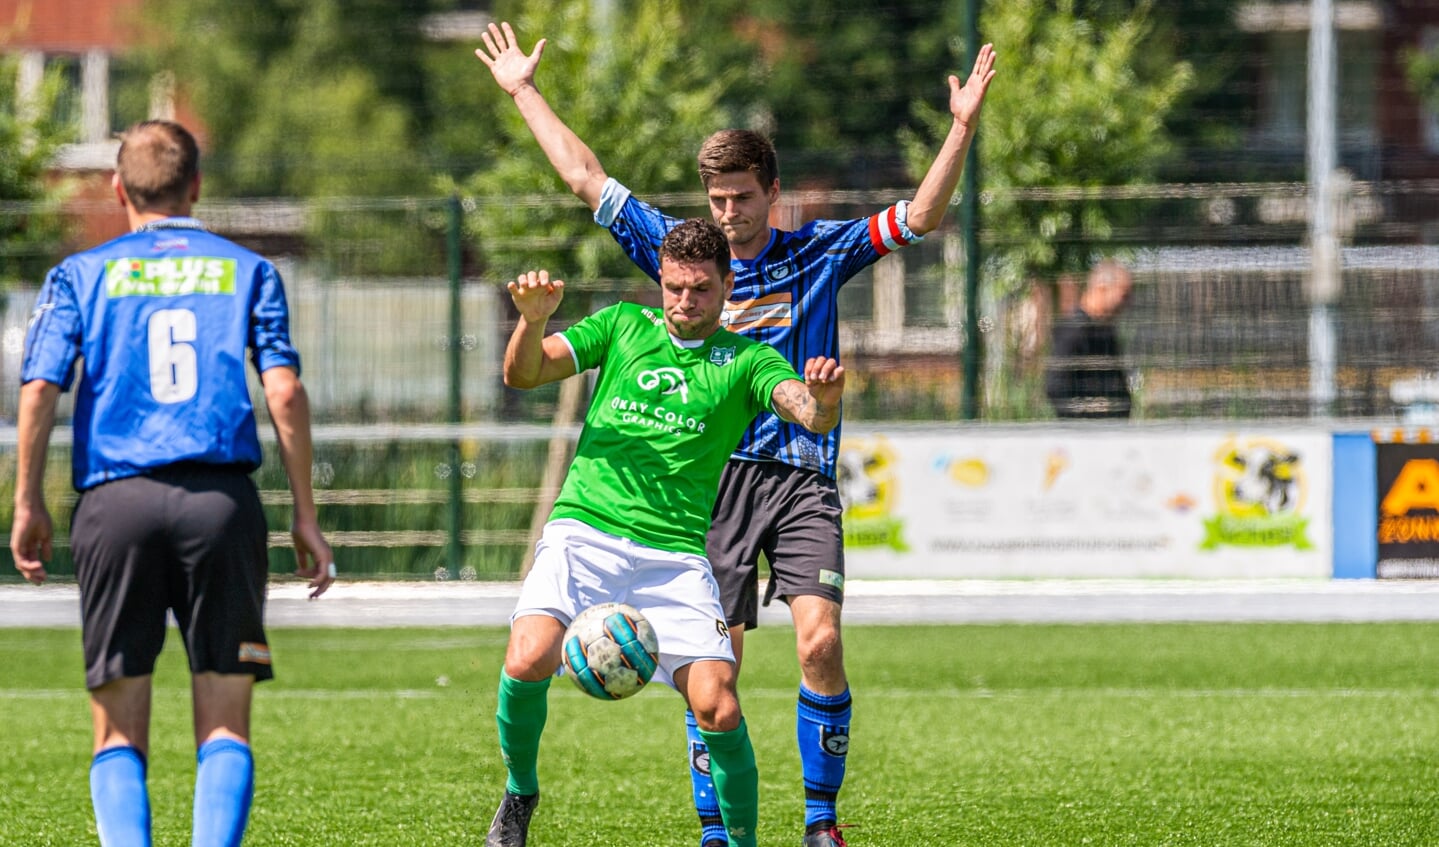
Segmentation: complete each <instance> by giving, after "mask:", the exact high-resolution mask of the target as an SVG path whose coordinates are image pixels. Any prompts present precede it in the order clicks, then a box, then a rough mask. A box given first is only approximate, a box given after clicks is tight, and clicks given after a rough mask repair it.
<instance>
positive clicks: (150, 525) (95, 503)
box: [71, 463, 274, 690]
mask: <svg viewBox="0 0 1439 847" xmlns="http://www.w3.org/2000/svg"><path fill="white" fill-rule="evenodd" d="M71 544H72V545H73V550H74V556H75V576H76V580H77V581H78V582H79V584H80V608H81V619H82V626H83V640H84V645H85V686H86V688H89V689H92V690H93V689H95V688H98V687H100V686H102V685H104V684H105V683H107V682H110V681H112V680H115V679H119V678H121V677H134V676H145V675H148V674H150V673H153V672H154V669H155V659H156V657H158V656H159V655H160V650H161V648H162V647H163V646H164V643H165V626H166V612H167V610H173V611H174V613H175V619H176V621H178V623H179V625H180V634H181V636H182V637H183V638H184V641H185V650H186V652H187V653H188V655H189V657H190V671H191V672H192V673H200V672H203V671H212V672H215V673H223V674H250V675H253V676H254V677H255V680H256V681H261V680H266V679H270V678H271V677H272V676H273V675H274V674H273V672H272V671H271V667H270V648H269V642H268V641H266V639H265V629H264V625H263V622H264V614H265V587H266V579H267V573H268V571H269V559H268V555H267V552H266V529H265V515H264V511H263V510H262V509H261V506H260V497H259V493H258V492H257V491H256V490H255V483H254V481H253V480H251V479H250V477H249V475H248V474H247V473H245V472H244V471H242V470H240V469H238V468H230V467H224V466H216V465H202V464H194V463H185V464H178V465H169V466H166V467H163V468H159V469H157V470H155V471H152V472H150V473H148V474H147V475H145V476H135V477H127V478H125V479H119V480H115V481H113V482H107V483H104V484H102V485H98V486H96V487H94V488H91V489H88V490H86V491H85V492H83V493H82V494H81V496H80V501H79V503H77V504H76V506H75V515H74V518H73V520H72V521H71Z"/></svg>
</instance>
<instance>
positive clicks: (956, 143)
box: [908, 44, 994, 235]
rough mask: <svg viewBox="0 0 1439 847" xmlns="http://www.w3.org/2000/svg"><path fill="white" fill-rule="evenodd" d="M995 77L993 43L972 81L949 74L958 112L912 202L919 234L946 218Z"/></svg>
mask: <svg viewBox="0 0 1439 847" xmlns="http://www.w3.org/2000/svg"><path fill="white" fill-rule="evenodd" d="M992 79H994V45H992V44H986V45H984V46H983V47H981V48H979V56H978V57H977V58H976V59H975V60H974V70H972V71H970V74H969V80H968V81H967V82H965V84H964V87H962V88H961V87H960V85H959V77H957V76H954V75H950V77H949V112H950V114H952V115H954V123H952V124H950V127H949V135H947V136H945V139H944V144H943V145H941V146H940V148H939V155H938V156H936V157H935V159H934V164H932V165H930V166H929V171H928V173H926V174H925V175H924V181H923V182H921V183H920V184H919V188H918V189H917V190H916V191H915V192H914V199H913V200H911V201H910V204H909V220H908V223H909V228H910V229H911V230H912V231H914V232H915V234H917V235H924V234H926V233H929V232H932V231H934V230H935V229H936V228H937V227H938V226H939V222H940V221H942V220H944V210H945V208H946V207H947V206H949V198H951V197H953V196H954V189H955V187H956V186H957V185H959V175H960V173H962V172H963V171H964V159H965V157H966V156H968V155H969V145H970V142H971V141H973V140H974V132H975V129H976V128H977V124H978V122H979V110H980V107H981V106H983V105H984V95H985V92H987V91H988V90H989V81H990V80H992Z"/></svg>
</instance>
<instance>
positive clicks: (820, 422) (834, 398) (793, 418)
mask: <svg viewBox="0 0 1439 847" xmlns="http://www.w3.org/2000/svg"><path fill="white" fill-rule="evenodd" d="M843 395H844V368H843V367H842V366H841V365H840V363H839V362H836V361H835V360H834V359H826V358H824V357H822V356H817V357H815V358H813V359H810V360H809V361H807V362H805V363H804V382H800V381H799V380H797V379H787V380H785V381H784V382H781V383H780V384H779V385H776V386H775V387H774V393H773V394H772V395H771V396H770V402H771V403H772V405H773V406H774V410H775V412H776V413H777V414H778V415H779V416H780V417H782V418H784V419H785V420H787V421H789V422H790V423H797V424H799V425H800V426H802V427H804V428H805V429H807V430H809V431H810V432H819V433H825V432H829V431H830V430H832V429H834V428H835V427H836V426H839V400H840V397H842V396H843Z"/></svg>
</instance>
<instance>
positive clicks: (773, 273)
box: [764, 261, 794, 282]
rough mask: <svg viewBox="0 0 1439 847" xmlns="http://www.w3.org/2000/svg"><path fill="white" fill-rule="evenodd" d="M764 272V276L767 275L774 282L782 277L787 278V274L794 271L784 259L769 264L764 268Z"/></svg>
mask: <svg viewBox="0 0 1439 847" xmlns="http://www.w3.org/2000/svg"><path fill="white" fill-rule="evenodd" d="M764 273H765V276H767V277H769V278H770V279H772V280H774V281H775V282H779V281H780V280H782V279H788V278H789V275H790V274H792V273H794V268H793V267H791V266H790V263H789V262H788V261H784V262H779V263H778V264H773V265H770V266H769V267H767V268H765V271H764Z"/></svg>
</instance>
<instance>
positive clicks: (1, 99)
mask: <svg viewBox="0 0 1439 847" xmlns="http://www.w3.org/2000/svg"><path fill="white" fill-rule="evenodd" d="M17 70H18V69H17V66H16V60H15V58H14V57H12V56H0V203H4V204H6V205H5V208H3V209H0V288H8V287H10V286H13V285H15V284H16V283H20V282H26V283H29V284H32V285H35V284H38V283H39V282H40V280H41V279H42V278H43V277H44V275H45V271H46V269H47V268H49V267H50V266H51V265H53V264H54V260H55V257H56V256H57V255H58V254H59V253H60V252H61V242H62V239H63V237H64V234H65V230H64V224H63V222H62V219H61V217H60V215H59V214H58V203H59V200H60V199H61V197H62V196H63V195H64V193H65V187H64V186H60V187H58V188H54V189H47V187H46V185H45V182H44V177H45V169H46V165H47V164H48V163H49V161H50V159H51V157H52V156H54V155H55V151H56V149H57V148H59V146H60V145H61V144H62V143H64V142H65V141H66V140H67V139H68V137H69V132H70V130H71V127H69V126H67V125H64V124H63V123H61V122H60V121H59V120H58V115H59V110H58V108H57V105H58V100H59V97H60V93H61V91H62V86H61V80H60V79H59V78H58V77H57V76H56V75H54V74H49V75H47V76H46V77H45V78H44V79H43V80H42V81H41V84H40V87H39V90H38V91H37V92H36V94H35V99H34V101H33V102H32V103H29V104H23V105H22V104H21V103H20V98H19V96H18V91H17V88H16V86H17ZM14 201H20V204H21V205H17V206H11V205H9V204H10V203H13V202H14Z"/></svg>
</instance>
